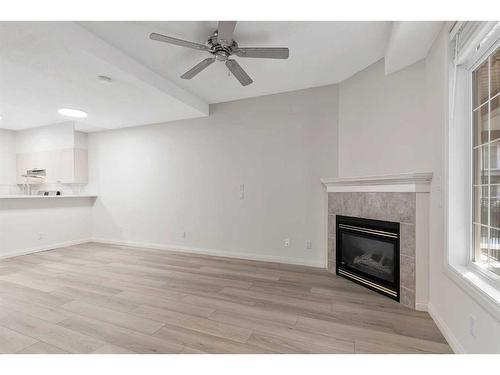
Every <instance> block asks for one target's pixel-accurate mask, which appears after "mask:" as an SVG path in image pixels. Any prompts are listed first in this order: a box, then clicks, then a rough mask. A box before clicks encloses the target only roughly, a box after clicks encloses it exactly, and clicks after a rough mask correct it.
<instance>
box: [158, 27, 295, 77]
mask: <svg viewBox="0 0 500 375" xmlns="http://www.w3.org/2000/svg"><path fill="white" fill-rule="evenodd" d="M235 27H236V21H219V24H218V27H217V30H215V32H214V33H213V35H212V36H211V37H210V38H208V40H207V42H206V43H205V44H199V43H194V42H188V41H186V40H182V39H177V38H172V37H170V36H166V35H161V34H157V33H151V34H150V35H149V38H150V39H152V40H157V41H159V42H165V43H170V44H174V45H176V46H181V47H187V48H192V49H197V50H200V51H206V52H208V53H210V54H211V55H212V57H209V58H207V59H205V60H203V61H202V62H200V63H198V64H197V65H195V66H194V67H193V68H191V69H189V70H188V71H187V72H186V73H184V74H183V75H182V76H181V78H183V79H191V78H193V77H194V76H195V75H197V74H198V73H200V72H201V71H202V70H203V69H205V68H207V67H209V66H210V65H211V64H213V63H214V62H215V61H216V60H217V61H224V62H225V64H226V66H227V68H228V69H229V70H230V72H231V73H233V75H234V76H235V77H236V79H237V80H238V81H239V82H240V83H241V84H242V85H243V86H247V85H249V84H251V83H252V82H253V80H252V78H250V76H249V75H248V74H247V73H246V72H245V71H244V70H243V68H242V67H241V66H240V64H238V62H237V61H236V60H234V59H232V58H231V56H232V55H235V56H238V57H253V58H261V59H288V54H289V51H288V48H271V47H262V48H261V47H251V48H241V47H239V46H238V43H236V41H235V40H234V39H233V34H234V28H235Z"/></svg>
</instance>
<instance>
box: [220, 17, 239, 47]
mask: <svg viewBox="0 0 500 375" xmlns="http://www.w3.org/2000/svg"><path fill="white" fill-rule="evenodd" d="M235 27H236V21H219V25H218V27H217V42H219V43H220V44H222V45H225V46H230V45H231V44H232V43H233V34H234V28H235Z"/></svg>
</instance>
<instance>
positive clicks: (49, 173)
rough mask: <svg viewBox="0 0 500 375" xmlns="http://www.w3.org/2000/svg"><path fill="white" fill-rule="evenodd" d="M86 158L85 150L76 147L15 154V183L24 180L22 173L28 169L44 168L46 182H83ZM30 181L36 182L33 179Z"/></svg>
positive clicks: (86, 163) (84, 181)
mask: <svg viewBox="0 0 500 375" xmlns="http://www.w3.org/2000/svg"><path fill="white" fill-rule="evenodd" d="M87 158H88V155H87V150H82V149H76V148H70V149H60V150H50V151H41V152H26V153H21V154H17V183H18V184H24V183H25V182H26V179H25V178H24V177H22V175H23V174H25V173H26V171H27V170H29V169H45V170H46V178H45V182H46V183H63V184H85V183H87V180H88V171H87V169H88V161H87ZM30 182H31V183H36V181H35V180H33V179H32V180H31V181H30ZM40 182H42V181H40Z"/></svg>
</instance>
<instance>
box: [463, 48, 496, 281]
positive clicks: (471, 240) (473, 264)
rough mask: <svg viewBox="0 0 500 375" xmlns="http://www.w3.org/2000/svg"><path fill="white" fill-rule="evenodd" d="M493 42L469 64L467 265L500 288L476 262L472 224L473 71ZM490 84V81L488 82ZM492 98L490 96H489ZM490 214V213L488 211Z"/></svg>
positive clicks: (479, 64) (494, 275) (484, 57)
mask: <svg viewBox="0 0 500 375" xmlns="http://www.w3.org/2000/svg"><path fill="white" fill-rule="evenodd" d="M492 42H493V44H491V45H490V46H489V47H488V48H487V49H486V50H485V51H484V52H483V53H482V55H480V56H476V57H475V58H473V59H472V61H470V62H469V64H468V65H467V68H466V70H467V75H468V77H467V93H468V100H467V101H468V104H469V105H468V112H469V129H470V133H469V142H468V143H469V153H468V158H469V168H468V171H469V173H468V174H469V194H468V195H469V202H470V207H469V230H468V233H469V249H468V255H469V257H468V259H467V266H468V267H470V268H471V270H472V271H474V272H477V273H478V274H480V275H481V276H482V277H484V278H486V279H488V280H489V281H490V282H491V283H492V284H493V285H494V286H495V287H496V288H498V289H499V290H500V276H499V275H496V274H495V273H493V272H491V271H489V270H487V269H485V268H484V267H482V266H480V265H479V264H478V263H476V262H474V238H473V234H472V233H473V230H474V225H473V224H472V218H473V212H474V211H473V210H474V207H473V204H474V189H473V184H474V175H473V173H472V171H473V170H474V152H473V149H474V143H473V142H474V141H473V137H474V135H473V132H474V115H473V110H474V103H473V101H474V98H473V95H472V90H473V89H474V87H473V77H472V75H473V74H472V73H473V72H474V70H476V69H477V68H478V67H479V66H481V64H482V63H484V62H485V61H486V60H487V59H488V58H489V57H490V55H491V54H493V53H494V52H495V51H496V50H497V49H498V48H500V38H498V39H497V40H496V41H493V40H492ZM488 84H489V83H488ZM489 91H490V88H488V93H489ZM499 95H500V93H499V94H497V95H495V98H496V97H498V96H499ZM488 99H489V100H491V99H490V98H488ZM489 116H490V112H489V111H488V131H489V129H490V119H489ZM488 144H489V145H491V139H490V140H489V141H488ZM488 163H490V154H489V152H488ZM489 169H490V166H489V164H488V173H489ZM488 215H489V213H488Z"/></svg>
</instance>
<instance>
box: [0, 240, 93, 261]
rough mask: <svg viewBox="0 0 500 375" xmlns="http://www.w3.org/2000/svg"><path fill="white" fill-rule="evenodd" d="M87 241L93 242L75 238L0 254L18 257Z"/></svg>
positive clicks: (2, 257) (0, 256)
mask: <svg viewBox="0 0 500 375" xmlns="http://www.w3.org/2000/svg"><path fill="white" fill-rule="evenodd" d="M87 242H91V240H90V239H84V240H74V241H66V242H59V243H56V244H53V245H45V246H37V247H31V248H29V249H23V250H16V251H12V252H9V253H7V254H0V259H7V258H13V257H18V256H21V255H28V254H33V253H39V252H41V251H49V250H55V249H60V248H61V247H68V246H75V245H81V244H84V243H87Z"/></svg>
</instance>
